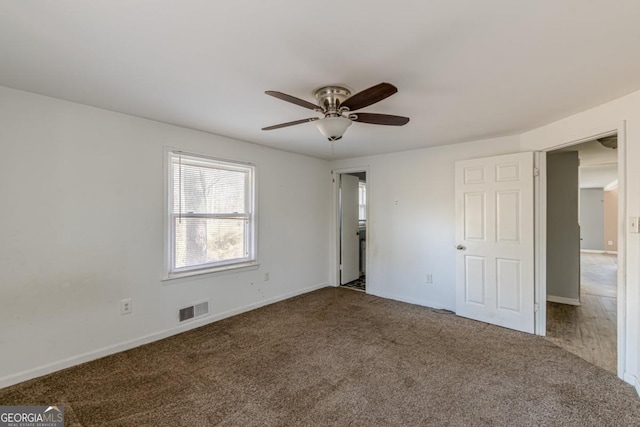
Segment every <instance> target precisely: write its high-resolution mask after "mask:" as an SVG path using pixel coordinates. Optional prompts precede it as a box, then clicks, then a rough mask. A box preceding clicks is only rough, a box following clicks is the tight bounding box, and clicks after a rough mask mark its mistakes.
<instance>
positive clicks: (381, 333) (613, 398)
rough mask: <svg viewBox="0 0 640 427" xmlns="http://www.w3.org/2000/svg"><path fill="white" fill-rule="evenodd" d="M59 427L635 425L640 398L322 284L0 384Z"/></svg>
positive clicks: (455, 322) (509, 337)
mask: <svg viewBox="0 0 640 427" xmlns="http://www.w3.org/2000/svg"><path fill="white" fill-rule="evenodd" d="M0 403H1V404H3V405H9V404H11V405H16V404H46V405H49V404H53V403H59V404H62V405H64V407H65V414H66V420H67V423H66V425H67V426H78V425H82V426H94V425H104V426H208V425H220V426H289V425H291V426H320V425H322V426H326V425H335V426H424V425H428V426H432V425H435V426H440V425H442V426H494V425H498V426H534V425H535V426H540V425H550V426H556V425H559V426H631V425H636V426H637V425H640V399H639V398H638V396H637V394H636V392H635V390H634V389H633V388H632V387H630V386H628V385H627V384H625V383H623V382H622V381H620V380H619V379H618V378H617V377H616V376H614V375H613V374H611V373H609V372H606V371H604V370H602V369H600V368H597V367H595V366H593V365H591V364H589V363H587V362H586V361H584V360H582V359H580V358H579V357H577V356H574V355H573V354H571V353H569V352H567V351H565V350H562V349H560V348H559V347H557V346H555V345H554V344H552V343H550V342H548V341H546V340H544V339H543V338H540V337H536V336H532V335H527V334H522V333H519V332H514V331H510V330H507V329H502V328H499V327H495V326H490V325H487V324H484V323H480V322H475V321H471V320H467V319H462V318H459V317H456V316H455V315H452V314H446V313H442V312H437V311H435V310H430V309H427V308H424V307H419V306H414V305H410V304H404V303H401V302H396V301H390V300H385V299H382V298H377V297H374V296H371V295H366V294H364V293H361V292H353V291H350V290H346V289H339V288H325V289H321V290H319V291H316V292H312V293H309V294H306V295H302V296H299V297H296V298H293V299H290V300H287V301H284V302H280V303H277V304H273V305H271V306H268V307H264V308H261V309H258V310H255V311H252V312H249V313H245V314H242V315H239V316H235V317H233V318H229V319H226V320H222V321H219V322H216V323H213V324H210V325H207V326H204V327H201V328H199V329H195V330H193V331H190V332H186V333H183V334H181V335H178V336H174V337H171V338H168V339H165V340H162V341H158V342H156V343H152V344H149V345H145V346H142V347H139V348H136V349H133V350H130V351H127V352H123V353H119V354H116V355H113V356H110V357H106V358H103V359H100V360H97V361H94V362H90V363H86V364H84V365H81V366H77V367H74V368H70V369H67V370H64V371H60V372H57V373H55V374H51V375H48V376H45V377H42V378H38V379H35V380H32V381H27V382H25V383H22V384H18V385H16V386H13V387H9V388H5V389H2V390H0Z"/></svg>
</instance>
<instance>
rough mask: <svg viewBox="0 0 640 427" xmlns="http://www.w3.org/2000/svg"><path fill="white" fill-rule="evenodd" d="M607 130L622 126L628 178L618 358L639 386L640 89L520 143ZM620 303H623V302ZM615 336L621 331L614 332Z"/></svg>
mask: <svg viewBox="0 0 640 427" xmlns="http://www.w3.org/2000/svg"><path fill="white" fill-rule="evenodd" d="M610 131H622V135H618V137H619V139H624V141H623V142H622V143H623V144H624V147H623V148H622V149H621V148H620V143H619V148H618V152H619V153H620V155H624V151H625V150H626V162H622V161H620V160H623V159H620V158H619V159H618V160H619V163H618V173H619V176H620V177H621V178H622V179H623V180H624V182H625V183H626V187H625V188H623V187H622V186H620V187H619V197H620V198H621V199H622V203H623V204H624V205H625V209H624V210H623V211H622V212H621V217H622V218H623V221H621V222H620V225H621V228H620V232H621V233H624V234H625V236H626V247H625V248H621V242H620V243H619V245H618V251H619V253H620V251H621V250H622V251H623V252H624V253H625V254H626V255H625V258H624V259H623V260H622V261H623V264H624V265H620V269H619V277H621V278H622V279H624V282H625V283H626V299H625V300H624V301H619V302H618V309H619V311H621V309H624V310H625V313H626V314H625V315H624V316H620V313H619V316H620V317H622V318H623V319H624V328H623V329H619V331H618V333H619V334H621V333H622V334H625V338H626V339H625V340H624V342H625V343H626V348H625V350H624V352H623V353H622V354H621V355H619V359H618V361H619V362H621V363H620V364H621V365H622V374H623V376H624V379H625V380H626V381H627V382H630V383H632V384H634V383H635V386H636V389H638V391H639V392H640V383H639V382H638V380H637V378H638V373H639V372H640V358H639V353H638V350H639V349H638V342H639V340H640V328H639V327H638V326H639V325H640V293H639V290H640V285H639V282H640V235H639V234H631V233H628V231H627V228H626V224H627V223H628V218H629V217H630V216H639V215H640V168H638V167H637V166H636V165H638V164H640V91H639V92H634V93H632V94H630V95H627V96H624V97H622V98H618V99H616V100H614V101H611V102H608V103H606V104H603V105H600V106H598V107H595V108H592V109H590V110H587V111H584V112H582V113H579V114H576V115H574V116H571V117H568V118H566V119H563V120H560V121H557V122H554V123H551V124H549V125H547V126H543V127H540V128H538V129H534V130H532V131H530V132H527V133H525V134H523V135H521V149H522V150H523V151H527V150H546V149H549V148H552V147H557V146H559V145H562V144H566V143H570V142H573V141H579V140H582V139H585V138H589V137H592V136H594V135H599V134H603V133H606V132H610ZM621 304H624V306H621ZM618 338H619V339H621V338H622V337H621V336H620V335H618Z"/></svg>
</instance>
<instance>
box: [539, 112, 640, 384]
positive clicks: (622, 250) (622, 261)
mask: <svg viewBox="0 0 640 427" xmlns="http://www.w3.org/2000/svg"><path fill="white" fill-rule="evenodd" d="M626 127H627V122H626V120H622V121H620V122H618V124H617V126H611V127H608V128H603V127H600V128H599V129H597V130H592V131H591V132H581V134H580V135H579V136H576V137H575V138H573V139H570V140H569V141H568V142H565V143H563V144H559V145H556V146H553V147H547V148H545V149H543V150H542V151H544V152H549V151H554V150H558V149H560V148H564V147H570V146H572V145H577V144H581V143H583V142H588V141H592V140H594V139H596V138H602V137H605V136H611V135H615V134H617V135H618V295H617V297H618V307H617V319H618V322H617V325H616V330H617V343H618V348H617V353H618V377H619V378H621V379H623V380H624V381H626V382H628V383H630V384H634V382H633V381H635V377H634V380H633V381H630V380H628V379H627V377H626V376H625V371H626V351H627V311H626V301H627V283H626V253H627V236H626V221H625V218H626V216H627V196H626V168H627V164H626V160H627V156H626V135H627V134H626ZM584 135H587V136H584ZM546 174H547V171H546V169H542V168H541V169H540V175H541V177H542V175H544V176H545V178H546ZM536 196H539V195H538V194H537V195H536ZM536 214H537V215H539V216H540V217H541V218H542V217H544V218H545V220H546V210H539V211H538V210H536ZM543 234H544V233H543ZM543 234H542V235H536V237H537V238H539V239H540V240H539V241H538V244H540V245H545V246H546V236H544V235H543ZM539 267H540V268H539V280H540V286H541V289H542V288H543V289H545V290H546V286H547V279H546V265H544V264H542V263H539ZM547 299H548V297H547ZM539 304H540V303H539ZM542 306H543V304H540V308H542Z"/></svg>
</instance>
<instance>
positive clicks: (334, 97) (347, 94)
mask: <svg viewBox="0 0 640 427" xmlns="http://www.w3.org/2000/svg"><path fill="white" fill-rule="evenodd" d="M397 91H398V88H396V87H395V86H394V85H392V84H391V83H380V84H377V85H375V86H372V87H370V88H369V89H365V90H363V91H362V92H358V93H356V94H355V95H351V90H350V89H349V88H347V87H345V86H339V85H332V86H323V87H321V88H319V89H316V90H314V91H313V94H314V96H315V98H316V100H317V102H318V104H317V105H316V104H312V103H311V102H307V101H305V100H303V99H300V98H296V97H295V96H291V95H287V94H286V93H282V92H276V91H273V90H268V91H266V92H265V93H266V94H267V95H271V96H273V97H276V98H278V99H281V100H283V101H287V102H291V103H292V104H296V105H299V106H301V107H304V108H308V109H309V110H313V111H316V112H318V113H320V114H324V117H309V118H307V119H302V120H296V121H293V122H287V123H280V124H278V125H273V126H268V127H265V128H262V130H273V129H280V128H283V127H287V126H293V125H299V124H301V123H307V122H316V126H317V127H318V129H319V130H320V132H321V133H322V134H323V135H324V136H326V137H327V138H328V139H329V141H337V140H339V139H340V138H342V135H344V133H345V132H346V130H347V128H348V127H349V126H351V123H352V122H360V123H369V124H374V125H386V126H402V125H406V124H407V123H408V122H409V118H408V117H402V116H393V115H390V114H376V113H354V112H353V111H356V110H359V109H361V108H364V107H368V106H369V105H371V104H375V103H376V102H380V101H382V100H383V99H385V98H388V97H389V96H391V95H393V94H394V93H396V92H397Z"/></svg>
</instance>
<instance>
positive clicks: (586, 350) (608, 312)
mask: <svg viewBox="0 0 640 427" xmlns="http://www.w3.org/2000/svg"><path fill="white" fill-rule="evenodd" d="M580 267H581V272H580V279H581V286H580V302H581V304H582V305H580V306H573V305H566V304H558V303H553V302H547V337H546V338H547V339H548V340H550V341H551V342H553V343H554V344H556V345H558V346H560V347H562V348H564V349H565V350H567V351H570V352H571V353H573V354H575V355H577V356H580V357H582V358H583V359H585V360H587V361H588V362H591V363H593V364H594V365H596V366H599V367H601V368H603V369H606V370H607V371H610V372H613V373H614V374H617V367H616V365H617V336H616V322H617V320H616V311H617V270H618V269H617V258H616V255H609V254H594V253H582V254H581V255H580Z"/></svg>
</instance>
